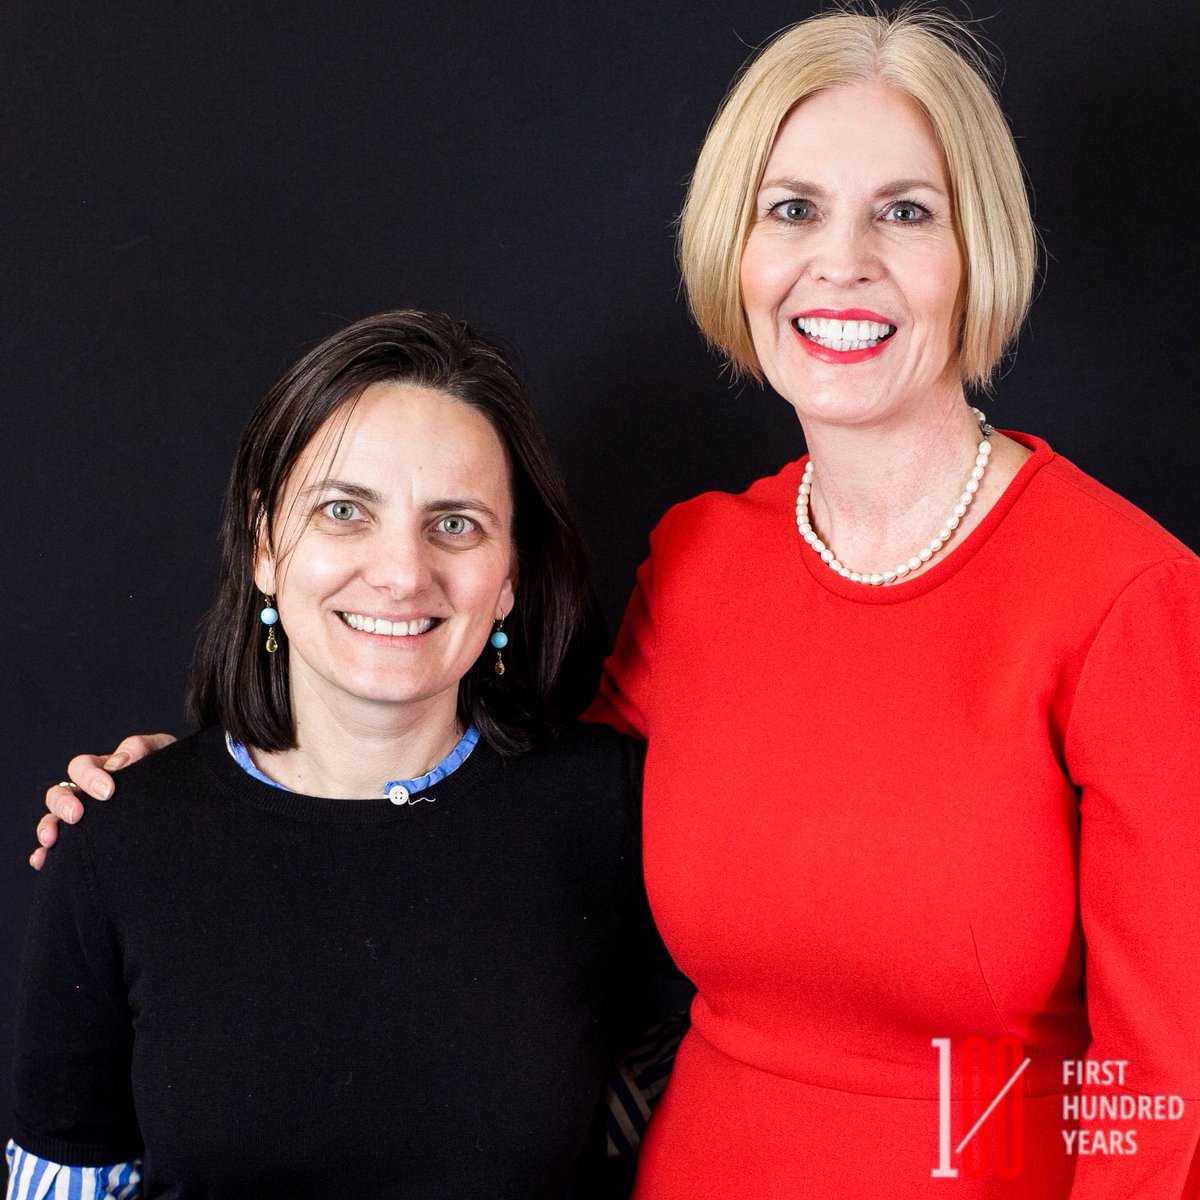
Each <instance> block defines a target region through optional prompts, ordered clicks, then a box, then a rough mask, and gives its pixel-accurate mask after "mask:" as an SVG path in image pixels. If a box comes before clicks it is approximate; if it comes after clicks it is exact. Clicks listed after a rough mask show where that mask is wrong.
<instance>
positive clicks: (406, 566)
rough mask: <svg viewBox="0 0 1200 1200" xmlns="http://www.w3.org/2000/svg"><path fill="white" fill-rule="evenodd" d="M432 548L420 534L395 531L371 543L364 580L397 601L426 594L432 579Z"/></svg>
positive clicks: (364, 566) (364, 564)
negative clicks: (422, 593)
mask: <svg viewBox="0 0 1200 1200" xmlns="http://www.w3.org/2000/svg"><path fill="white" fill-rule="evenodd" d="M430 554H431V548H430V546H429V544H428V543H427V541H426V540H425V538H424V537H423V536H422V535H421V532H420V531H419V530H407V529H406V530H394V531H392V532H390V533H388V534H386V535H385V534H381V535H379V536H377V537H374V538H372V539H371V545H370V547H369V550H368V553H367V555H366V558H365V561H364V563H363V578H364V579H365V580H366V581H367V583H369V584H370V585H371V586H372V587H374V588H379V589H381V590H382V591H385V592H387V593H388V594H389V595H393V596H396V597H405V596H415V595H419V594H420V593H421V592H423V591H425V590H426V589H427V588H428V587H429V585H430V583H431V581H432V579H433V571H432V569H431V565H430Z"/></svg>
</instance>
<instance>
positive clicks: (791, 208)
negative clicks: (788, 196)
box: [771, 200, 813, 221]
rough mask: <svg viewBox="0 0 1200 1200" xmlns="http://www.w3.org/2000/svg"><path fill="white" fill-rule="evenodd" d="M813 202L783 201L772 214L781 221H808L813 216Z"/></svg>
mask: <svg viewBox="0 0 1200 1200" xmlns="http://www.w3.org/2000/svg"><path fill="white" fill-rule="evenodd" d="M812 208H813V206H812V201H811V200H781V201H780V202H779V203H778V204H773V205H772V206H771V212H772V213H773V214H774V215H775V216H776V217H778V218H779V219H780V220H781V221H807V220H808V219H809V218H810V217H811V216H812Z"/></svg>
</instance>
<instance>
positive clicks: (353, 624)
mask: <svg viewBox="0 0 1200 1200" xmlns="http://www.w3.org/2000/svg"><path fill="white" fill-rule="evenodd" d="M338 616H339V617H341V618H342V620H343V621H345V622H346V624H347V625H349V626H350V628H351V629H358V630H360V631H361V632H363V633H382V634H385V635H387V636H388V637H416V635H417V634H419V633H428V632H429V630H431V629H432V628H433V618H432V617H420V618H418V619H417V620H415V621H386V620H384V618H383V617H378V618H376V617H366V616H363V615H362V614H361V613H338Z"/></svg>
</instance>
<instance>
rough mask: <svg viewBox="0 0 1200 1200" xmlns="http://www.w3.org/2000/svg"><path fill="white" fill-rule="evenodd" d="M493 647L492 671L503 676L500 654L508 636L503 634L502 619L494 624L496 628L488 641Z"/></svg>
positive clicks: (502, 661) (501, 656) (502, 659)
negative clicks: (494, 659) (494, 656)
mask: <svg viewBox="0 0 1200 1200" xmlns="http://www.w3.org/2000/svg"><path fill="white" fill-rule="evenodd" d="M488 640H489V641H490V642H491V643H492V645H493V646H495V647H496V661H495V662H494V663H493V664H492V670H493V671H495V672H496V674H497V675H503V674H504V655H503V654H502V653H501V651H503V649H504V647H505V646H507V645H508V634H507V633H505V632H504V618H503V617H501V618H500V619H499V620H498V621H497V622H496V628H495V629H493V630H492V636H491V637H490V638H489V639H488Z"/></svg>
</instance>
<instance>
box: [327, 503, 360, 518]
mask: <svg viewBox="0 0 1200 1200" xmlns="http://www.w3.org/2000/svg"><path fill="white" fill-rule="evenodd" d="M325 511H326V512H327V513H328V514H329V515H330V516H331V517H332V518H333V519H334V520H335V521H353V520H354V518H355V517H357V516H358V505H357V504H353V503H352V502H351V501H349V500H331V501H330V502H329V503H328V504H327V505H325Z"/></svg>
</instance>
